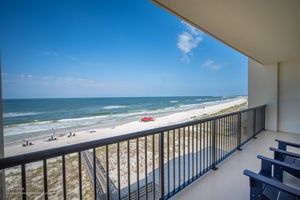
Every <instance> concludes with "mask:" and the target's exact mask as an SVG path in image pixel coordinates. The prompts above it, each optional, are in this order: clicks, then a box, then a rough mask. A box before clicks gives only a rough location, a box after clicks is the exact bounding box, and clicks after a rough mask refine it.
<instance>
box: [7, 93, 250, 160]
mask: <svg viewBox="0 0 300 200" xmlns="http://www.w3.org/2000/svg"><path fill="white" fill-rule="evenodd" d="M246 102H247V98H246V97H240V98H235V99H233V100H231V101H228V102H223V103H220V104H216V105H211V106H206V107H202V108H198V109H192V110H187V111H181V112H176V113H171V114H168V115H161V116H157V117H156V118H155V121H153V122H139V121H138V120H135V121H128V122H122V123H118V122H116V123H114V124H112V125H110V126H106V127H103V126H100V127H99V126H98V127H95V126H91V127H88V128H85V129H84V130H78V129H77V130H70V132H72V133H75V136H70V137H68V133H69V132H66V133H65V135H63V136H61V137H59V136H58V134H56V135H55V136H56V137H57V140H55V141H49V142H46V140H47V139H48V138H49V137H50V136H51V135H50V136H49V135H47V136H44V137H37V138H32V139H30V142H32V143H33V145H31V146H26V147H23V146H22V141H16V142H12V143H8V144H5V150H4V151H5V157H7V156H12V155H18V154H23V153H29V152H34V151H39V150H43V149H48V148H55V147H61V146H65V145H70V144H76V143H81V142H86V141H91V140H95V139H102V138H108V137H114V136H117V135H122V134H129V133H132V132H138V131H142V130H147V129H152V128H158V127H163V126H167V125H171V124H177V123H182V122H187V121H192V120H193V117H195V116H196V117H201V116H202V117H204V116H206V115H210V114H213V113H218V112H220V111H221V110H224V109H227V108H230V107H233V106H237V105H242V104H245V103H246Z"/></svg>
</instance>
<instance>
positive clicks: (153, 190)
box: [152, 134, 155, 199]
mask: <svg viewBox="0 0 300 200" xmlns="http://www.w3.org/2000/svg"><path fill="white" fill-rule="evenodd" d="M154 139H155V136H154V134H153V135H152V199H155V146H154Z"/></svg>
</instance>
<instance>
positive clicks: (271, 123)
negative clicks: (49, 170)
mask: <svg viewBox="0 0 300 200" xmlns="http://www.w3.org/2000/svg"><path fill="white" fill-rule="evenodd" d="M277 66H278V65H277V64H271V65H267V66H264V65H261V64H259V63H257V62H255V61H253V60H252V59H250V58H249V60H248V104H249V107H254V106H259V105H263V104H267V116H266V129H267V130H272V131H277V94H278V93H277V91H278V90H277V80H278V76H277V75H278V67H277Z"/></svg>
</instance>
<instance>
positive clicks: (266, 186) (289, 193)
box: [244, 155, 300, 200]
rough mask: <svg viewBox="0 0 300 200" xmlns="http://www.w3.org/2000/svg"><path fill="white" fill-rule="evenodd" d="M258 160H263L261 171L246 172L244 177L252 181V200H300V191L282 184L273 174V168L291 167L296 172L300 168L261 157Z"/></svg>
mask: <svg viewBox="0 0 300 200" xmlns="http://www.w3.org/2000/svg"><path fill="white" fill-rule="evenodd" d="M257 158H259V159H261V170H260V171H259V173H258V174H257V173H255V172H252V171H249V170H244V175H246V176H248V177H249V180H250V199H251V200H264V199H270V200H275V199H276V200H300V190H298V189H296V188H293V187H290V186H288V185H286V184H284V183H282V182H281V181H280V180H278V179H277V177H275V176H274V175H273V174H272V167H273V166H280V167H285V168H288V167H290V168H291V169H294V170H300V169H299V168H297V167H295V166H291V165H289V164H287V163H284V162H281V161H278V160H273V159H271V158H267V157H264V156H261V155H259V156H257Z"/></svg>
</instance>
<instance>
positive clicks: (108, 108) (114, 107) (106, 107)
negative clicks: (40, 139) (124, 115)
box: [103, 105, 128, 110]
mask: <svg viewBox="0 0 300 200" xmlns="http://www.w3.org/2000/svg"><path fill="white" fill-rule="evenodd" d="M127 107H128V106H124V105H116V106H104V107H103V109H104V110H112V109H118V108H127Z"/></svg>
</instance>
